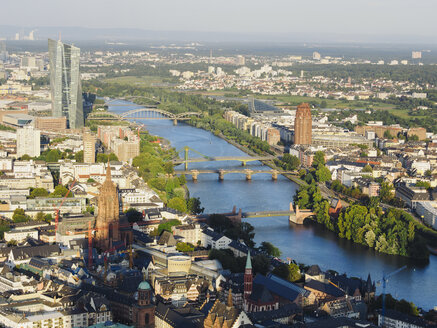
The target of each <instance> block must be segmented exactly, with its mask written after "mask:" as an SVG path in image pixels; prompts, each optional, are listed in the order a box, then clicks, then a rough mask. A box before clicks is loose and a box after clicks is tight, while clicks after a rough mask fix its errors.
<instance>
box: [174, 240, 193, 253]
mask: <svg viewBox="0 0 437 328" xmlns="http://www.w3.org/2000/svg"><path fill="white" fill-rule="evenodd" d="M176 249H177V250H178V251H179V252H192V251H194V246H193V245H191V244H189V243H183V242H178V243H177V244H176Z"/></svg>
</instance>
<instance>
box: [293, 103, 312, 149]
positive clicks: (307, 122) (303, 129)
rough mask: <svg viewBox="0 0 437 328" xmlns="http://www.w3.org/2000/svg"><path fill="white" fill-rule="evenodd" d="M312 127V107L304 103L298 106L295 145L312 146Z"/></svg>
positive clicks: (295, 122) (295, 123) (295, 121)
mask: <svg viewBox="0 0 437 328" xmlns="http://www.w3.org/2000/svg"><path fill="white" fill-rule="evenodd" d="M312 125H313V122H312V119H311V108H310V105H308V104H307V103H303V104H300V105H299V106H297V111H296V118H295V119H294V144H295V145H311V134H312Z"/></svg>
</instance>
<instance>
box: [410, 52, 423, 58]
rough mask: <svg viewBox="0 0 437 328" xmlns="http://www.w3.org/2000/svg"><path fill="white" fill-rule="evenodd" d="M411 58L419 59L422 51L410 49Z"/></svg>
mask: <svg viewBox="0 0 437 328" xmlns="http://www.w3.org/2000/svg"><path fill="white" fill-rule="evenodd" d="M411 58H412V59H421V58H422V51H412V52H411Z"/></svg>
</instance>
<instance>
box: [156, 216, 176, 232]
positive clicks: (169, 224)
mask: <svg viewBox="0 0 437 328" xmlns="http://www.w3.org/2000/svg"><path fill="white" fill-rule="evenodd" d="M180 224H181V221H179V220H177V219H172V220H165V222H162V223H160V224H159V226H158V235H160V234H161V232H163V231H164V230H166V231H168V232H171V227H173V226H177V225H180Z"/></svg>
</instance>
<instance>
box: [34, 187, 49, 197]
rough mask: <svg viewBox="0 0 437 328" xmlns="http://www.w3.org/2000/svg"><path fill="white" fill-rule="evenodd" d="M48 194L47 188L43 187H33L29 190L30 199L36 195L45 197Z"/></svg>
mask: <svg viewBox="0 0 437 328" xmlns="http://www.w3.org/2000/svg"><path fill="white" fill-rule="evenodd" d="M48 195H49V192H48V191H47V189H44V188H35V189H33V190H32V191H31V192H30V196H29V198H30V199H33V198H36V197H47V196H48Z"/></svg>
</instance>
